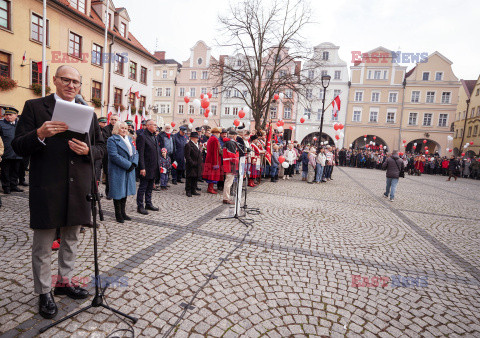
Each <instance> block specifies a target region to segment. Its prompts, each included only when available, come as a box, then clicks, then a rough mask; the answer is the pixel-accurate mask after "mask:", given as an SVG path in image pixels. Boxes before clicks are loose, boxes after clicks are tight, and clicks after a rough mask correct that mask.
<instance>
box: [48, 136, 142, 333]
mask: <svg viewBox="0 0 480 338" xmlns="http://www.w3.org/2000/svg"><path fill="white" fill-rule="evenodd" d="M86 136H87V144H88V147H89V149H90V165H91V170H92V181H91V184H90V194H88V195H87V196H86V198H87V201H89V202H90V209H91V212H92V220H93V258H94V266H95V296H94V297H93V300H92V303H91V304H90V305H88V306H86V307H84V308H81V309H80V310H78V311H75V312H74V313H72V314H70V315H68V316H66V317H63V318H61V319H59V320H57V321H56V322H54V323H52V324H49V325H47V326H44V327H42V328H41V329H40V333H43V332H45V331H47V330H48V329H50V328H52V327H54V326H57V325H58V324H60V323H62V322H64V321H66V320H67V319H70V318H72V317H75V316H76V315H78V314H80V313H82V312H85V311H87V310H89V309H90V308H92V307H100V306H101V307H103V308H105V309H108V310H110V311H112V312H114V313H116V314H118V315H122V316H124V317H126V318H128V319H130V320H131V321H132V322H133V323H136V322H137V320H138V318H135V317H131V316H129V315H127V314H125V313H123V312H120V311H118V310H117V309H114V308H112V307H110V306H109V305H107V304H105V303H104V300H103V298H104V294H105V290H106V289H107V287H108V286H109V283H107V284H106V285H105V287H104V288H103V289H102V290H100V289H101V288H102V284H101V279H100V272H99V268H98V240H97V202H98V205H99V206H100V198H99V197H100V196H99V194H98V186H97V180H96V177H95V166H94V160H93V154H92V145H91V142H90V136H89V134H88V133H86ZM93 137H94V138H95V130H94V131H93ZM94 142H95V141H94Z"/></svg>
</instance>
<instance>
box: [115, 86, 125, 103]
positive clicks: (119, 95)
mask: <svg viewBox="0 0 480 338" xmlns="http://www.w3.org/2000/svg"><path fill="white" fill-rule="evenodd" d="M122 96H123V90H121V89H120V88H115V89H114V94H113V103H114V104H115V105H121V104H122Z"/></svg>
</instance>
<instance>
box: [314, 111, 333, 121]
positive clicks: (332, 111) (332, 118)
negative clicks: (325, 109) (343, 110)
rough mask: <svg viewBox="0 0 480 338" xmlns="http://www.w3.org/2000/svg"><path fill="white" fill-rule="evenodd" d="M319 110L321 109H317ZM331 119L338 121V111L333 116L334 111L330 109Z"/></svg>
mask: <svg viewBox="0 0 480 338" xmlns="http://www.w3.org/2000/svg"><path fill="white" fill-rule="evenodd" d="M319 111H320V112H321V111H322V110H321V109H319ZM331 120H332V121H338V112H337V116H335V113H334V111H333V110H332V118H331Z"/></svg>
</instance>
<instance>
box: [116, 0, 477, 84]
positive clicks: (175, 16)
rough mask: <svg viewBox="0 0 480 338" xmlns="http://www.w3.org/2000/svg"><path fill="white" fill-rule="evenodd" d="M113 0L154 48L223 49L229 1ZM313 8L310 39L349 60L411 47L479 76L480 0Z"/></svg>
mask: <svg viewBox="0 0 480 338" xmlns="http://www.w3.org/2000/svg"><path fill="white" fill-rule="evenodd" d="M266 1H267V0H266ZM113 2H114V4H115V6H116V7H125V8H127V11H128V13H129V15H130V18H131V20H132V22H131V23H130V30H131V32H132V33H133V34H134V35H135V36H136V37H137V39H139V40H140V42H141V43H142V44H143V45H144V46H145V47H146V48H147V49H149V50H150V51H152V52H153V51H154V50H155V49H156V50H164V51H166V52H167V54H166V57H167V58H173V59H175V60H177V61H179V62H181V61H185V60H187V59H188V58H189V56H190V48H191V47H192V46H193V45H194V44H195V43H196V42H197V41H198V40H203V41H205V42H206V43H207V44H208V45H209V46H211V47H212V52H213V55H214V56H215V57H217V58H218V55H220V53H221V52H222V54H223V53H225V52H224V51H220V50H219V49H218V48H215V38H217V39H218V38H219V37H218V36H217V32H218V28H219V24H218V19H217V18H218V14H219V13H225V11H227V10H228V4H229V0H175V1H172V0H168V1H167V0H113ZM311 7H312V10H313V20H314V21H315V22H316V23H315V24H311V25H310V26H309V27H307V28H306V29H305V31H304V35H305V37H306V38H307V39H308V43H309V44H310V45H311V46H312V47H313V46H315V45H318V44H320V43H322V42H326V41H328V42H332V43H334V44H336V45H337V46H340V57H341V58H342V59H343V60H344V61H346V62H347V63H348V66H350V65H351V62H350V61H351V52H352V51H362V52H367V51H369V50H371V49H374V48H375V47H378V46H383V47H385V48H387V49H390V50H400V51H402V52H405V53H423V52H427V53H428V54H431V53H433V52H434V51H439V52H440V53H442V54H443V55H444V56H446V57H447V58H448V59H450V61H452V62H453V71H454V73H455V75H456V76H457V77H458V78H459V79H467V80H473V79H475V80H476V79H477V78H478V75H479V73H480V62H479V60H480V58H479V55H480V44H479V43H478V41H479V40H478V27H476V25H478V22H479V21H478V15H479V14H480V2H479V1H478V0H464V1H452V0H435V1H434V0H331V1H325V0H312V1H311ZM227 53H228V51H227ZM407 66H408V67H409V68H408V69H410V68H412V67H413V66H414V65H412V64H410V65H407Z"/></svg>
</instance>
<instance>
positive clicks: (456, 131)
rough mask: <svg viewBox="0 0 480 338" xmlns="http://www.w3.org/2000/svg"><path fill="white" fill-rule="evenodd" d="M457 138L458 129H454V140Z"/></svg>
mask: <svg viewBox="0 0 480 338" xmlns="http://www.w3.org/2000/svg"><path fill="white" fill-rule="evenodd" d="M457 137H458V129H455V138H457Z"/></svg>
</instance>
